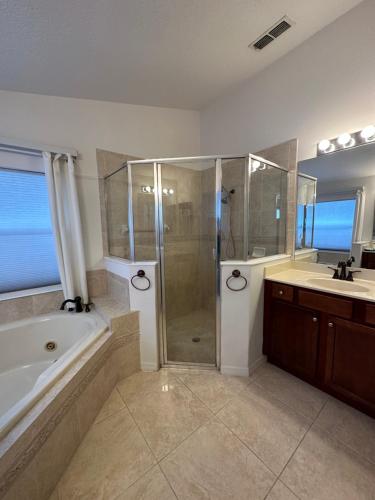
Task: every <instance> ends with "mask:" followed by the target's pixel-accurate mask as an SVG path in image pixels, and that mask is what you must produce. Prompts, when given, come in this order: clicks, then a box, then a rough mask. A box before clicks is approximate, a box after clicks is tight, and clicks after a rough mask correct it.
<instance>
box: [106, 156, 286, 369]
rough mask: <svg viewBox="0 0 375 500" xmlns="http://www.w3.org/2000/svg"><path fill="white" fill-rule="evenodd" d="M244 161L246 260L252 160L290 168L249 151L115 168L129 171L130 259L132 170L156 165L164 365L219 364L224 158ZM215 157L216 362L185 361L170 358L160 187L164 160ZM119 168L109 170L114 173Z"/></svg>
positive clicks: (132, 252)
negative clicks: (140, 166)
mask: <svg viewBox="0 0 375 500" xmlns="http://www.w3.org/2000/svg"><path fill="white" fill-rule="evenodd" d="M238 159H243V160H244V161H245V172H244V176H245V178H244V238H243V240H244V241H243V258H242V260H243V261H247V260H248V225H249V213H248V202H249V191H250V181H251V162H252V161H253V160H257V161H260V162H261V163H263V164H266V165H267V166H270V167H274V168H277V169H279V170H282V171H284V172H286V173H287V174H289V172H288V169H287V168H284V167H281V166H280V165H277V164H276V163H273V162H271V161H268V160H266V159H264V158H261V157H259V156H256V155H253V154H250V153H246V154H242V155H210V156H187V157H176V158H151V159H145V160H129V161H126V162H124V163H123V165H122V166H121V167H120V169H118V170H117V171H116V172H118V171H119V170H121V169H122V168H125V167H126V168H127V173H128V226H129V246H130V260H131V261H132V262H137V260H136V254H135V243H134V213H133V182H132V170H133V168H136V166H137V165H150V167H151V166H153V175H154V201H155V247H156V248H155V255H156V261H157V263H158V265H159V273H158V284H157V293H158V311H157V312H158V327H159V345H160V363H161V366H169V367H171V366H172V367H173V366H174V365H175V366H181V365H183V366H192V367H197V366H200V367H207V368H211V367H215V366H216V367H217V368H220V363H221V359H220V352H221V307H220V302H221V269H220V264H221V186H222V160H238ZM210 160H211V161H213V162H215V190H216V193H215V195H216V196H215V221H216V243H215V257H216V261H215V270H216V273H215V274H216V364H213V365H211V364H206V363H184V362H173V363H171V362H169V361H168V354H167V342H166V340H167V337H166V334H167V331H166V304H165V279H164V234H163V203H162V190H161V189H160V187H161V169H162V165H163V164H174V165H175V164H178V163H192V162H195V161H196V162H198V161H210ZM116 172H113V173H112V174H110V176H112V175H113V174H115V173H116ZM110 176H108V177H110Z"/></svg>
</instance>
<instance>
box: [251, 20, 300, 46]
mask: <svg viewBox="0 0 375 500" xmlns="http://www.w3.org/2000/svg"><path fill="white" fill-rule="evenodd" d="M293 24H294V23H293V21H291V20H290V19H289V18H288V17H286V16H284V17H283V18H282V19H280V20H279V21H278V22H277V23H276V24H274V25H273V26H271V28H270V29H269V30H267V31H266V32H265V33H263V35H261V36H260V37H259V38H257V39H256V40H255V42H253V43H251V44H250V45H249V47H253V48H254V49H256V50H262V49H264V47H266V46H267V45H268V44H269V43H271V42H273V41H274V40H275V38H277V37H279V36H280V35H282V34H283V33H285V31H287V30H288V29H289V28H291V27H292V25H293Z"/></svg>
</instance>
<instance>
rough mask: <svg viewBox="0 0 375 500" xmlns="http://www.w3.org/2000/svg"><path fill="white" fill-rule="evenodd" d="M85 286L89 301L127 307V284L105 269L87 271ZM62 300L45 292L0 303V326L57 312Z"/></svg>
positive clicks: (61, 293) (62, 297)
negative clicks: (104, 300) (102, 300)
mask: <svg viewBox="0 0 375 500" xmlns="http://www.w3.org/2000/svg"><path fill="white" fill-rule="evenodd" d="M87 285H88V289H89V296H90V299H91V300H92V301H93V302H94V303H95V298H96V297H104V296H108V297H109V298H110V299H112V300H115V301H116V302H118V303H120V304H122V305H123V306H124V309H125V310H129V309H130V305H129V282H128V280H126V279H125V278H121V277H119V276H116V275H114V274H112V273H107V271H106V270H105V269H96V270H93V271H87ZM63 300H64V296H63V292H62V291H57V292H47V293H38V294H35V295H29V296H26V297H19V298H15V299H8V300H2V301H0V324H2V323H9V322H10V321H17V320H20V319H24V318H28V317H30V316H36V315H38V314H48V313H50V312H53V311H58V310H59V308H60V305H61V303H62V302H63Z"/></svg>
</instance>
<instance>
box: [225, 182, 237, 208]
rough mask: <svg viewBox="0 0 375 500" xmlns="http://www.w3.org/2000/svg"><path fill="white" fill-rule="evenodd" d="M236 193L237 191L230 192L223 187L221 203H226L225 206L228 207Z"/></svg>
mask: <svg viewBox="0 0 375 500" xmlns="http://www.w3.org/2000/svg"><path fill="white" fill-rule="evenodd" d="M235 192H236V190H235V189H231V190H230V191H228V189H226V188H225V187H224V186H222V187H221V203H224V205H227V204H228V203H229V202H230V201H231V198H232V196H231V195H232V194H234V193H235Z"/></svg>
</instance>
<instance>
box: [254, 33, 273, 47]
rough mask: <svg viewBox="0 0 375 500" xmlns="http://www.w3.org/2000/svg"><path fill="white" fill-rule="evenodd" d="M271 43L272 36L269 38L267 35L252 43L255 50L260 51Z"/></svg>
mask: <svg viewBox="0 0 375 500" xmlns="http://www.w3.org/2000/svg"><path fill="white" fill-rule="evenodd" d="M272 41H273V38H272V36H269V35H264V36H262V38H259V40H257V41H256V42H255V43H254V47H255V48H256V49H257V50H261V49H263V48H264V47H265V46H266V45H268V44H269V43H271V42H272Z"/></svg>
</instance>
